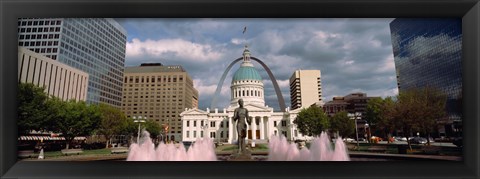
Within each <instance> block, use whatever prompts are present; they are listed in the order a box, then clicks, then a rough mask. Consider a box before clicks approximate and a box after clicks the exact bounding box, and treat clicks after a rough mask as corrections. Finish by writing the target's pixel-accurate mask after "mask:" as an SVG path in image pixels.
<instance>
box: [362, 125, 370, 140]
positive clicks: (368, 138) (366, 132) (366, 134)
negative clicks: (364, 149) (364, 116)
mask: <svg viewBox="0 0 480 179" xmlns="http://www.w3.org/2000/svg"><path fill="white" fill-rule="evenodd" d="M364 127H365V134H364V135H363V136H365V139H367V141H368V143H370V137H369V136H368V131H367V128H368V123H367V122H365V125H364Z"/></svg>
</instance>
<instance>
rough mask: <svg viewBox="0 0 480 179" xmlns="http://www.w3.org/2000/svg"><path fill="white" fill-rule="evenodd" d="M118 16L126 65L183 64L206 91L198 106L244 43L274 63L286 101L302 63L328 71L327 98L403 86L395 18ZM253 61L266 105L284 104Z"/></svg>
mask: <svg viewBox="0 0 480 179" xmlns="http://www.w3.org/2000/svg"><path fill="white" fill-rule="evenodd" d="M116 20H117V22H119V23H120V25H122V26H123V27H124V28H125V30H126V31H127V46H126V60H125V66H139V65H140V64H141V63H153V62H155V63H158V62H160V63H162V64H163V65H181V66H182V67H183V68H184V69H185V70H186V71H187V72H188V74H189V75H190V77H191V78H192V79H193V81H194V87H195V88H196V89H197V90H198V91H199V109H203V110H206V108H207V107H210V104H211V101H212V97H213V95H214V93H215V89H216V87H217V84H218V82H219V80H220V78H221V75H222V74H223V72H224V71H225V68H226V67H227V66H228V65H229V64H230V63H231V62H232V61H234V60H235V59H237V58H239V57H241V56H242V52H243V50H244V46H245V44H247V45H248V47H249V50H250V52H251V55H252V56H253V57H257V58H258V59H260V60H262V61H263V62H264V63H265V64H266V65H267V66H268V67H269V68H270V70H271V71H272V73H273V75H274V76H275V78H276V79H277V82H278V84H279V86H280V89H281V91H282V95H283V98H284V99H285V103H286V106H287V107H288V106H290V91H289V78H290V76H291V75H292V74H293V72H294V71H295V70H320V71H321V83H322V84H321V85H322V94H323V101H324V102H327V101H330V100H332V98H333V97H334V96H345V95H348V94H350V93H354V92H364V93H367V96H380V97H386V96H394V95H396V94H398V88H397V81H396V74H395V65H394V61H393V50H392V43H391V36H390V28H389V23H390V22H391V21H392V20H393V19H314V18H308V19H179V18H176V19H175V18H172V19H153V18H152V19H138V18H136V19H116ZM245 26H246V27H247V31H246V32H245V33H244V34H243V33H242V31H243V29H244V27H245ZM252 63H253V64H254V66H255V68H256V69H257V71H258V72H259V74H260V75H261V76H262V79H263V82H264V89H265V103H266V105H268V106H269V107H273V108H274V109H275V110H280V109H279V105H278V100H277V97H276V94H275V91H274V88H273V85H272V83H271V81H270V78H269V77H268V74H267V72H266V71H265V70H264V69H263V68H262V67H261V65H260V64H258V63H257V62H252ZM239 66H240V63H237V64H236V65H235V66H234V67H233V68H232V69H231V70H230V72H229V73H228V75H227V78H226V79H225V82H224V84H223V87H222V91H221V94H220V96H219V97H218V99H217V106H216V107H218V108H219V109H223V108H226V107H228V105H229V103H230V83H231V79H232V75H233V74H234V73H235V71H236V70H237V69H238V68H239Z"/></svg>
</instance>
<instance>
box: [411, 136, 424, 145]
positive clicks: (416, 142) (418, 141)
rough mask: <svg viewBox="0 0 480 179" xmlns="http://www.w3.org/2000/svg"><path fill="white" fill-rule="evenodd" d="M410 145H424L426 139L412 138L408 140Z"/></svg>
mask: <svg viewBox="0 0 480 179" xmlns="http://www.w3.org/2000/svg"><path fill="white" fill-rule="evenodd" d="M410 143H412V144H426V143H427V139H425V138H423V137H413V138H411V139H410Z"/></svg>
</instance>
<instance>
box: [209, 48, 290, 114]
mask: <svg viewBox="0 0 480 179" xmlns="http://www.w3.org/2000/svg"><path fill="white" fill-rule="evenodd" d="M242 59H243V57H240V58H238V59H236V60H234V61H233V62H232V63H230V65H228V67H227V68H226V69H225V71H224V72H223V75H222V78H220V81H219V82H218V85H217V89H216V90H215V94H214V95H213V99H212V103H211V104H210V108H211V109H214V108H215V106H217V97H218V96H219V95H220V91H221V90H222V87H223V82H224V81H225V77H227V74H228V72H229V71H230V69H231V68H232V67H233V65H234V64H235V63H237V62H239V61H240V60H242ZM250 59H253V60H255V61H256V62H258V63H259V64H260V65H262V67H263V69H265V71H267V73H268V76H269V77H270V81H272V84H273V87H274V88H275V93H276V94H277V100H278V106H279V107H280V110H281V111H282V112H285V109H286V108H287V107H286V105H285V100H284V99H283V96H282V92H281V91H280V87H278V83H277V79H275V76H273V73H272V71H270V68H268V66H267V65H266V64H265V63H263V62H262V61H261V60H260V59H258V58H255V57H250Z"/></svg>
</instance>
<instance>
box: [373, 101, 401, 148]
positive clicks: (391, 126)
mask: <svg viewBox="0 0 480 179" xmlns="http://www.w3.org/2000/svg"><path fill="white" fill-rule="evenodd" d="M395 105H396V103H395V101H394V99H393V98H392V97H390V96H389V97H386V98H385V99H383V101H382V105H381V106H380V111H381V112H380V115H379V118H378V119H379V120H378V121H377V123H376V128H378V129H380V130H381V131H382V132H383V133H384V135H386V136H387V139H389V138H390V137H391V134H392V133H393V132H394V130H395V129H396V127H397V126H400V125H399V124H398V122H399V120H398V117H397V113H396V108H395ZM387 141H388V143H390V140H387Z"/></svg>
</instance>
